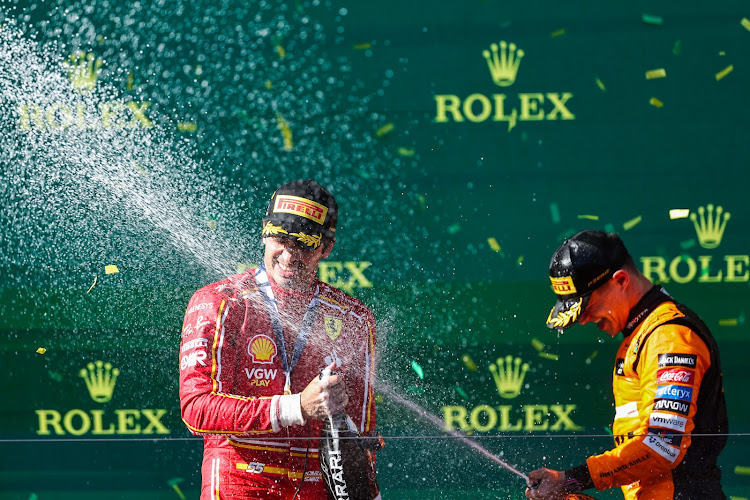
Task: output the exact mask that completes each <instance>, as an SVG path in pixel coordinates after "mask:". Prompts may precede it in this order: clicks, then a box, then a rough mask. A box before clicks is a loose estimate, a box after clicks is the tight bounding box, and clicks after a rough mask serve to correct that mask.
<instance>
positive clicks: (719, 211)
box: [640, 204, 750, 283]
mask: <svg viewBox="0 0 750 500" xmlns="http://www.w3.org/2000/svg"><path fill="white" fill-rule="evenodd" d="M670 217H671V218H672V219H678V220H679V219H682V220H681V221H680V222H682V223H684V219H689V220H690V222H692V224H691V226H692V228H693V229H694V230H695V236H696V238H691V239H688V240H685V241H683V242H681V246H682V247H683V252H681V253H680V255H676V256H674V257H671V256H669V257H664V256H646V257H641V259H640V261H641V267H642V270H643V274H645V275H646V277H648V278H649V279H650V280H651V281H653V282H655V283H670V282H675V283H691V282H693V281H695V282H698V283H747V282H748V281H749V280H750V255H736V254H725V255H716V252H713V250H715V249H717V248H719V246H720V245H721V243H722V240H723V238H724V232H725V231H726V229H727V227H728V223H729V221H730V219H731V214H730V213H729V212H728V211H726V210H725V209H724V207H722V206H720V205H719V206H714V205H713V204H708V205H706V206H699V207H698V209H697V210H694V211H690V210H688V209H685V210H672V211H671V212H670ZM696 239H697V243H698V246H700V248H701V249H702V251H701V254H702V255H695V253H696V251H695V250H694V249H695V248H696V245H695V243H696Z"/></svg>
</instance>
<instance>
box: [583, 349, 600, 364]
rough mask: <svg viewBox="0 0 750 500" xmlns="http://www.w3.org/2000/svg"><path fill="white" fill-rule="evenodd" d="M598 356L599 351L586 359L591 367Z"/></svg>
mask: <svg viewBox="0 0 750 500" xmlns="http://www.w3.org/2000/svg"><path fill="white" fill-rule="evenodd" d="M598 355H599V351H598V350H597V351H594V352H592V353H591V355H590V356H589V357H588V358H586V364H587V365H590V364H591V362H592V361H594V358H596V356H598Z"/></svg>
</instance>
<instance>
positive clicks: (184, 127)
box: [177, 122, 198, 132]
mask: <svg viewBox="0 0 750 500" xmlns="http://www.w3.org/2000/svg"><path fill="white" fill-rule="evenodd" d="M177 130H179V131H180V132H195V131H196V130H198V125H196V124H195V123H193V122H177Z"/></svg>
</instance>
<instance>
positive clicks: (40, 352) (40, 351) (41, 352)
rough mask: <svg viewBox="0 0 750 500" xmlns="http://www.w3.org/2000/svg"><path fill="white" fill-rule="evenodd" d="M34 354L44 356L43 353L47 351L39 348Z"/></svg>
mask: <svg viewBox="0 0 750 500" xmlns="http://www.w3.org/2000/svg"><path fill="white" fill-rule="evenodd" d="M36 352H37V353H39V354H44V353H45V352H47V349H45V348H44V347H40V348H39V349H37V350H36Z"/></svg>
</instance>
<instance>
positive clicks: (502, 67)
mask: <svg viewBox="0 0 750 500" xmlns="http://www.w3.org/2000/svg"><path fill="white" fill-rule="evenodd" d="M498 52H499V53H498ZM482 55H483V56H484V59H485V60H486V61H487V66H488V67H489V68H490V74H491V75H492V81H493V82H495V84H496V85H499V86H501V87H509V86H511V85H513V82H515V81H516V73H518V66H519V65H520V64H521V58H523V55H524V52H523V50H521V49H518V50H516V44H515V43H510V44H508V43H506V42H505V40H503V41H501V42H500V47H499V48H498V45H497V44H496V43H493V44H492V45H490V50H484V51H483V52H482Z"/></svg>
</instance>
